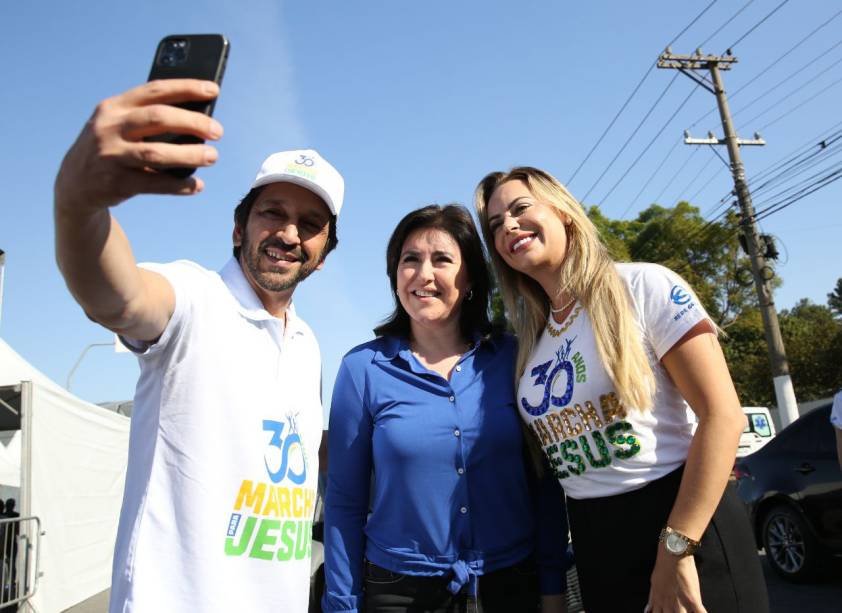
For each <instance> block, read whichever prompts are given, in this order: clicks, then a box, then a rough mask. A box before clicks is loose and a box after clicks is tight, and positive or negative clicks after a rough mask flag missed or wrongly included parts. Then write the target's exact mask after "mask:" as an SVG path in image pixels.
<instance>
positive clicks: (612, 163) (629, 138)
mask: <svg viewBox="0 0 842 613" xmlns="http://www.w3.org/2000/svg"><path fill="white" fill-rule="evenodd" d="M678 75H679V73H678V72H676V73H675V75H674V76H673V78H672V79H671V80H670V82H669V83H668V84H667V86H666V87H665V88H664V91H662V92H661V95H660V96H658V99H657V100H655V103H654V104H653V105H652V106H651V107H649V110H648V111H647V113H646V115H644V117H643V119H641V120H640V123H638V124H637V127H636V128H635V129H634V131H633V132H632V133H631V135H630V136H629V137H628V138H627V139H626V142H625V143H623V146H622V147H620V150H619V151H618V152H617V153H616V154H615V155H614V157H613V158H611V161H610V162H609V163H608V166H606V168H605V170H603V171H602V174H601V175H599V177H598V178H597V180H596V181H594V183H593V185H591V187H590V189H589V190H588V191H587V193H585V195H584V196H583V197H582V201H583V202H584V201H585V200H587V198H588V196H589V195H590V194H591V192H592V191H593V190H594V188H595V187H596V186H597V185H598V184H599V182H600V181H602V178H603V177H604V176H605V175H606V174H607V173H608V171H609V170H611V167H612V166H613V165H614V162H616V161H617V158H619V157H620V156H621V155H622V153H623V151H625V150H626V147H628V146H629V143H630V142H631V141H632V139H633V138H634V137H635V135H636V134H637V133H638V132H639V131H640V129H641V128H642V127H643V124H644V123H646V120H647V119H649V116H650V115H652V113H653V112H654V111H655V109H656V108H657V107H658V104H659V103H660V102H661V100H663V99H664V96H666V95H667V92H668V91H669V90H670V88H671V87H672V85H673V83H675V81H676V79H677V78H678Z"/></svg>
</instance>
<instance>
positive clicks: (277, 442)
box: [263, 417, 307, 485]
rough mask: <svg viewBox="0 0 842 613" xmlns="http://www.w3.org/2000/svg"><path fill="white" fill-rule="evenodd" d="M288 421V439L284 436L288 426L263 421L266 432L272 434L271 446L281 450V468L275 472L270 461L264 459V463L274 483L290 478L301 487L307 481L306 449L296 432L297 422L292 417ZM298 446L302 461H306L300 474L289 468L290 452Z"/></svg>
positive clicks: (271, 421) (267, 420) (281, 423)
mask: <svg viewBox="0 0 842 613" xmlns="http://www.w3.org/2000/svg"><path fill="white" fill-rule="evenodd" d="M288 419H289V433H288V434H287V436H286V438H284V436H283V433H284V426H285V425H286V424H284V423H283V422H280V421H274V420H271V419H264V420H263V430H264V432H271V433H272V438H271V440H270V441H269V446H270V447H275V448H277V449H280V451H281V466H280V468H278V470H275V471H273V470H272V469H271V468H270V466H269V460H267V459H266V458H265V457H264V459H263V461H264V463H265V464H266V472H268V473H269V478H270V479H271V480H272V483H280V482H281V481H283V480H284V478H286V477H289V480H290V481H292V482H293V483H295V484H296V485H301V484H303V483H304V481H306V480H307V460H306V458H304V447H303V445H302V444H301V437H300V436H299V435H298V432H297V430H296V427H295V420H294V419H293V418H292V417H289V418H288ZM296 445H297V448H298V450H299V453H301V456H302V459H303V460H304V461H303V465H302V468H301V472H300V473H295V472H293V470H292V468H291V467H290V466H289V455H290V451H291V450H293V449H294V448H295V446H296Z"/></svg>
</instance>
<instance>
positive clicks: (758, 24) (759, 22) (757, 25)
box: [728, 0, 789, 49]
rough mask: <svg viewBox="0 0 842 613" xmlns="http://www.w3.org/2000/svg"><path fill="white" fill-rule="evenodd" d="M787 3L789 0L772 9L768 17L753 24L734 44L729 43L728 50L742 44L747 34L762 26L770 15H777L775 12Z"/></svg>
mask: <svg viewBox="0 0 842 613" xmlns="http://www.w3.org/2000/svg"><path fill="white" fill-rule="evenodd" d="M787 2H789V0H784V1H783V2H781V3H780V4H779V5H778V6H776V7H775V8H773V9H772V11H771V12H770V13H769V14H768V15H766V16H765V17H764V18H763V19H761V20H760V21H758V22H757V23H756V24H754V25H753V26H752V27H751V28H750V29H749V31H748V32H746V33H745V34H743V35H742V36H740V38H738V39H737V41H736V42H734V43H731V44H730V45H729V46H728V49H733V48H734V47H736V46H737V45H739V44H740V43H741V42H743V41H744V40H745V38H746V37H747V36H748V35H749V34H751V33H752V32H754V31H755V30H756V29H757V28H759V27H760V26H761V24H763V22H765V21H766V20H767V19H769V17H771V16H772V15H774V14H775V13H777V12H778V10H780V8H781V7H783V5H784V4H786V3H787Z"/></svg>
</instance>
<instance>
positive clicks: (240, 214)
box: [233, 185, 339, 261]
mask: <svg viewBox="0 0 842 613" xmlns="http://www.w3.org/2000/svg"><path fill="white" fill-rule="evenodd" d="M264 187H266V186H265V185H261V186H260V187H255V188H253V189H252V190H251V191H249V193H247V194H246V195H245V196H243V199H242V200H240V204H238V205H237V208H236V209H234V227H236V228H239V229H240V232H243V233H244V232H245V230H246V224H248V220H249V215H250V214H251V209H252V207H253V206H254V203H255V202H256V201H257V198H258V196H260V192H262V191H263V188H264ZM325 206H327V205H325ZM338 244H339V237H338V236H337V234H336V215H334V214H332V213H331V215H330V220H329V221H328V225H327V245H326V246H325V250H324V252H323V253H322V260H324V259H325V258H326V257H327V254H328V253H330V252H331V251H333V250H334V249H336V245H338ZM233 252H234V257H235V258H236V259H237V260H238V261H239V259H240V245H234V248H233Z"/></svg>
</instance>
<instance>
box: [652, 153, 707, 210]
mask: <svg viewBox="0 0 842 613" xmlns="http://www.w3.org/2000/svg"><path fill="white" fill-rule="evenodd" d="M698 152H699V149H698V148H697V147H693V150H692V151H691V152H690V155H688V156H687V159H686V160H684V163H683V164H682V165H681V166H680V167H679V169H678V170H677V171H676V172H675V174H673V175H672V178H671V179H670V180H669V181H668V182H667V184H666V185H665V186H664V188H663V189H662V190H661V191H660V193H659V194H658V195H657V196H656V197H655V198H654V200H653V202H659V201H660V200H661V197H662V196H663V195H664V194H665V193H666V191H667V190H668V189H669V188H670V187H672V184H673V183H674V182H675V180H676V179H677V178H678V175H680V174H681V173H682V171H683V170H684V169H685V168H687V164H689V163H690V160H692V159H693V156H694V155H696V154H697V153H698Z"/></svg>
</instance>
